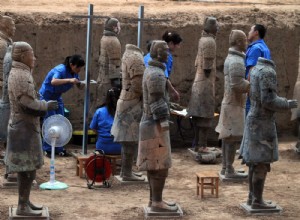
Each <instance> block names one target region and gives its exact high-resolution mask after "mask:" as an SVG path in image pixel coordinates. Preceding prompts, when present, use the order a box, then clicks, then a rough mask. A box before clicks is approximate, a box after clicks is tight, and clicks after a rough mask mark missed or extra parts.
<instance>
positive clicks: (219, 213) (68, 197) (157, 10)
mask: <svg viewBox="0 0 300 220" xmlns="http://www.w3.org/2000/svg"><path fill="white" fill-rule="evenodd" d="M209 2H212V1H209V0H207V1H206V2H204V3H201V2H199V1H175V0H174V1H168V0H160V1H159V0H148V1H142V0H122V1H121V0H109V1H108V0H94V1H92V0H91V1H87V0H76V1H74V0H72V1H71V0H64V1H62V0H52V1H48V0H35V1H32V0H22V1H17V0H6V1H5V0H1V2H0V13H1V14H7V15H10V16H12V17H14V18H15V19H16V20H18V23H17V31H18V28H19V30H21V32H20V33H18V34H19V35H18V36H17V38H18V39H17V40H20V39H22V40H28V39H23V38H22V36H23V32H22V30H24V27H23V25H24V24H28V23H30V22H31V19H32V20H34V21H35V22H36V23H37V26H38V25H39V22H41V24H49V23H51V22H53V25H57V24H58V23H59V20H62V21H63V22H65V25H66V26H67V25H69V23H68V21H67V19H65V18H66V17H69V16H71V15H78V14H80V15H86V14H87V8H88V4H89V3H92V4H94V12H95V14H96V15H103V16H117V17H123V18H124V17H131V18H132V17H135V18H136V17H137V12H138V7H139V5H141V4H143V5H144V6H145V13H146V17H148V18H149V17H154V18H161V17H163V16H167V17H169V18H171V19H172V22H170V24H171V25H172V27H175V26H180V27H185V28H189V29H188V30H190V31H191V32H192V33H194V32H193V30H194V27H193V26H192V25H193V24H195V23H197V24H198V22H199V20H198V18H199V17H201V19H203V17H204V16H205V15H210V14H214V15H215V14H219V15H220V18H221V20H222V21H223V23H226V22H227V23H228V22H229V21H230V22H231V21H232V22H235V23H238V24H239V27H241V28H244V29H245V30H246V29H248V28H249V24H251V23H252V22H255V21H256V20H255V19H258V20H259V21H260V20H264V21H266V22H267V23H268V24H270V25H271V26H276V25H280V26H281V27H283V26H284V27H290V24H291V23H292V24H293V25H291V26H296V27H298V26H299V24H300V23H299V15H300V13H299V11H300V6H299V0H286V1H281V2H280V1H278V0H269V1H268V0H261V1H258V0H247V1H243V0H228V1H224V2H225V3H218V4H217V3H209ZM217 2H222V1H217ZM249 2H250V3H249ZM251 2H252V3H253V4H252V3H251ZM283 2H284V3H286V4H282V3H283ZM255 3H258V4H255ZM274 3H280V4H274ZM259 11H260V12H262V13H261V14H260V15H261V16H258V17H257V18H256V17H255V16H254V15H253V16H252V13H255V12H258V13H260V12H259ZM199 14H200V15H201V16H200V15H199ZM243 16H245V17H247V19H246V20H243V19H242V17H243ZM27 18H28V19H27ZM296 20H297V21H296ZM95 22H96V21H95ZM200 22H201V21H200ZM227 23H226V24H227ZM227 25H228V24H227ZM297 25H298V26H297ZM47 27H48V26H47ZM276 27H277V26H276ZM31 28H32V27H31ZM221 28H222V26H221ZM229 28H230V29H231V27H230V25H229V26H227V29H228V30H229ZM25 29H26V28H25ZM66 30H67V28H66ZM151 30H152V29H151ZM151 30H150V31H151ZM280 30H288V28H287V29H280ZM35 31H36V30H35V29H34V31H32V30H30V34H31V32H35ZM126 31H127V32H126ZM227 32H228V31H227ZM82 33H84V34H82V36H83V37H82V38H84V37H85V32H83V31H82ZM124 33H128V30H126V29H125V28H124ZM228 33H229V32H228ZM293 33H296V32H293ZM298 33H299V32H298ZM30 34H28V33H27V35H26V36H32V37H34V36H35V35H30ZM52 34H53V37H54V36H55V34H56V33H54V32H53V33H52ZM57 34H61V33H57ZM151 34H152V33H151ZM98 35H100V34H99V33H98ZM148 35H150V33H148ZM186 35H189V33H186ZM288 35H289V34H288V33H285V36H286V37H287V40H286V41H285V43H287V44H288V42H289V37H291V38H292V39H296V37H294V35H291V36H288ZM60 36H62V35H60ZM129 36H130V35H129V34H127V35H126V37H129ZM63 37H64V39H65V38H67V37H69V36H63ZM124 37H125V36H124ZM197 38H198V37H197ZM99 39H100V38H99ZM99 39H97V41H99ZM134 39H136V38H134ZM192 39H194V38H192ZM219 39H220V40H221V39H222V36H220V38H219ZM274 39H275V38H274ZM297 39H298V40H297ZM297 39H296V40H297V42H298V44H297V45H289V44H288V46H289V47H288V49H289V50H294V48H296V49H295V51H298V45H299V35H298V38H297ZM223 40H224V42H225V41H226V42H227V38H226V39H223ZM275 40H278V39H277V38H276V39H275ZM29 41H30V39H29ZM81 42H84V44H83V45H85V39H82V41H81ZM195 42H196V41H195ZM195 42H194V43H195ZM271 42H272V41H271V40H270V43H271ZM274 42H275V41H274ZM276 42H277V41H276ZM292 42H294V41H292ZM36 43H38V41H36ZM46 43H47V42H46ZM52 43H53V42H52ZM184 43H185V44H186V45H189V44H191V42H189V38H188V37H187V38H186V39H185V42H184ZM274 45H275V43H274ZM276 45H277V43H276ZM183 48H184V47H183ZM273 48H274V51H275V50H276V49H275V46H274V47H273ZM276 48H277V47H276ZM37 49H39V48H37ZM96 49H97V50H98V47H96ZM96 49H95V50H96ZM271 49H272V48H271ZM71 51H72V50H71ZM195 51H196V49H194V53H195ZM223 51H225V52H224V53H223V54H226V51H227V48H226V49H223ZM55 52H56V51H55ZM183 52H184V53H183V54H189V51H183ZM297 53H298V52H297ZM37 54H38V51H37ZM95 54H96V53H95ZM38 55H39V57H38V59H40V60H43V59H42V58H43V53H42V52H40V54H38ZM298 55H299V54H298ZM49 56H50V55H49ZM53 56H54V55H53ZM55 56H59V55H56V54H55ZM286 56H287V57H288V56H289V54H287V55H286ZM47 58H48V57H47ZM179 58H182V57H180V54H179ZM194 58H195V57H193V60H192V61H191V62H194ZM224 58H225V57H224ZM59 59H60V58H59ZM45 60H47V59H45ZM57 60H58V58H57ZM219 60H220V59H219ZM277 60H278V61H279V60H280V58H278V56H277ZM282 60H283V59H282ZM55 62H56V61H55ZM93 62H94V64H95V63H96V62H97V58H95V59H94V60H93ZM176 62H177V61H176ZM179 62H180V61H178V63H179ZM222 62H223V61H222ZM222 62H221V64H222ZM178 65H179V64H178ZM45 66H46V67H45ZM180 66H184V64H180ZM289 66H290V65H288V64H287V67H286V68H287V69H288V68H289ZM43 67H45V70H43V71H40V72H41V73H40V75H38V74H36V75H35V77H36V78H35V79H36V82H37V84H38V86H40V84H39V83H40V82H41V80H42V79H43V77H44V75H42V74H46V69H47V70H49V68H50V64H48V63H47V64H44V65H39V66H38V67H37V70H41V69H42V68H43ZM184 67H185V66H184ZM93 68H96V67H95V65H94V67H93ZM178 69H179V70H181V69H180V68H178ZM95 72H96V71H95ZM180 72H181V73H180V74H182V75H184V74H185V72H184V71H180ZM291 72H293V71H287V73H291ZM294 72H295V71H294ZM280 74H281V75H280V76H283V75H284V74H283V72H280ZM182 78H184V77H182V76H180V77H179V79H182ZM296 78H297V76H296V74H294V76H293V79H296ZM192 79H193V76H191V79H190V81H188V83H182V82H181V81H180V80H178V79H176V78H174V79H173V80H174V84H175V86H177V85H178V87H179V88H180V92H182V93H184V91H188V89H186V88H190V85H191V80H192ZM279 83H281V84H280V86H281V87H282V88H283V86H284V85H283V84H282V80H280V82H279ZM289 83H291V84H290V90H289V92H288V94H287V96H289V98H291V96H292V91H293V85H294V83H295V82H294V81H292V80H291V81H290V82H289ZM184 86H185V87H186V88H183V87H184ZM185 89H186V90H185ZM281 95H283V94H281ZM74 97H75V98H76V97H77V95H74ZM187 97H188V94H183V96H182V100H181V101H182V103H181V104H186V103H187ZM73 99H74V98H73ZM73 99H72V100H71V101H70V102H74V103H75V101H73ZM220 100H221V96H220V99H219V101H220ZM81 102H82V100H81ZM82 103H83V102H82ZM67 104H68V103H67ZM80 108H81V106H80ZM74 112H75V110H74ZM73 115H78V114H77V113H74V114H73ZM80 115H82V114H80ZM76 120H77V121H76V123H78V124H80V123H82V119H80V118H76ZM283 121H284V120H283ZM71 122H72V123H73V122H74V120H73V121H71ZM279 136H280V137H279V153H280V159H279V161H278V162H276V163H274V164H272V165H271V172H270V173H268V176H267V180H266V185H265V190H264V197H265V199H266V200H272V201H274V202H276V203H278V204H279V205H280V206H281V207H282V208H283V212H282V214H281V215H273V216H248V215H246V214H245V213H244V211H243V210H242V209H240V208H239V205H240V204H241V203H242V202H245V201H246V198H247V194H248V184H247V183H246V182H245V183H223V182H222V183H221V184H220V192H219V198H213V197H209V194H210V193H209V190H208V191H206V192H205V195H208V197H205V198H204V199H200V198H199V197H197V196H196V176H195V173H196V172H200V171H204V170H210V171H214V172H218V171H219V170H220V168H221V164H220V163H218V164H215V165H202V164H199V163H197V162H196V161H194V160H193V158H192V157H191V155H190V154H189V153H188V151H187V148H189V147H191V141H192V137H189V138H190V139H189V140H188V141H186V142H183V141H178V137H176V138H175V137H174V135H173V137H172V136H171V140H172V161H173V166H172V168H171V169H170V170H169V177H168V178H167V182H166V186H165V189H164V193H163V195H164V198H165V199H166V200H172V201H176V202H178V204H179V205H180V206H181V208H182V210H183V212H184V216H183V218H182V219H191V220H194V219H195V220H196V219H205V220H218V219H222V220H231V219H237V220H239V219H247V220H252V219H261V220H273V219H275V220H279V219H289V220H296V219H300V213H299V210H300V193H299V192H300V178H299V170H300V155H299V154H297V153H296V152H295V151H294V147H295V143H296V141H297V139H296V138H295V137H294V136H293V135H292V132H287V133H285V134H281V135H279ZM92 149H93V146H89V150H92ZM67 150H77V151H80V150H81V149H80V148H79V147H76V146H74V145H69V146H67ZM4 151H5V149H4V147H3V146H0V152H1V155H3V152H4ZM219 162H220V161H219ZM240 162H241V161H240V160H237V159H236V160H235V163H234V166H235V168H238V169H244V170H245V171H247V170H248V169H247V167H245V166H242V165H240ZM49 163H50V160H49V158H47V157H45V164H44V166H43V167H42V169H40V170H38V172H37V178H36V181H37V183H38V184H41V183H43V182H46V181H48V180H49ZM75 170H76V161H75V159H74V158H73V157H58V158H57V159H56V179H57V180H59V181H62V182H65V183H67V184H68V185H69V188H68V189H66V190H61V191H47V190H40V189H38V188H33V190H32V191H31V200H32V202H33V203H36V204H43V205H44V206H47V207H48V209H49V213H50V217H51V219H53V220H71V219H72V220H76V219H80V220H84V219H95V220H98V219H108V220H109V219H115V220H122V219H128V220H129V219H130V220H133V219H134V220H135V219H143V218H144V213H143V206H145V205H147V204H148V197H149V186H148V185H147V184H133V185H122V184H120V183H119V182H118V181H116V180H113V182H112V187H111V188H108V189H106V188H103V189H99V190H90V189H88V188H87V185H86V180H85V179H81V178H79V177H78V176H76V171H75ZM4 173H5V166H4V165H3V164H2V163H0V185H1V186H2V184H1V183H2V181H3V178H4ZM17 199H18V192H17V189H6V188H2V187H0V220H6V219H8V208H9V206H16V205H17Z"/></svg>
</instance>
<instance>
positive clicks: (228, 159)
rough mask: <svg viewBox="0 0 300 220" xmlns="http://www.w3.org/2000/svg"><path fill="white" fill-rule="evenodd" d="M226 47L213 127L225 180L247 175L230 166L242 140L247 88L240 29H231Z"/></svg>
mask: <svg viewBox="0 0 300 220" xmlns="http://www.w3.org/2000/svg"><path fill="white" fill-rule="evenodd" d="M229 45H230V48H229V51H228V56H227V57H226V60H225V63H224V98H223V101H222V107H221V114H220V119H219V124H218V126H217V127H216V132H218V133H219V139H222V144H223V146H222V156H223V158H222V170H221V175H225V178H245V177H247V175H245V174H239V173H236V172H235V170H234V168H233V166H232V164H233V162H234V156H235V153H236V147H237V145H238V144H240V141H241V140H242V137H243V131H244V120H245V101H246V93H247V92H248V91H249V88H250V84H249V82H248V81H247V80H246V79H245V76H244V71H245V54H244V52H245V51H246V46H247V38H246V34H245V33H244V32H243V31H240V30H232V31H231V34H230V36H229Z"/></svg>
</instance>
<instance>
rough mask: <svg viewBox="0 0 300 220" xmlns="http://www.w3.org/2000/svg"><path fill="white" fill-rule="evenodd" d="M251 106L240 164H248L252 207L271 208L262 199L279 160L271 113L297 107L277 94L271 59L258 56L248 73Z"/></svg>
mask: <svg viewBox="0 0 300 220" xmlns="http://www.w3.org/2000/svg"><path fill="white" fill-rule="evenodd" d="M250 82H251V85H250V92H249V96H250V101H251V107H250V111H249V113H248V116H247V118H246V124H245V130H244V136H243V140H242V144H241V148H240V154H241V157H242V158H243V163H245V164H246V165H247V166H249V197H248V201H247V205H249V206H251V208H252V209H273V208H275V207H276V205H274V204H272V203H266V202H265V201H264V200H263V191H264V185H265V180H266V177H267V172H270V170H271V166H270V164H271V163H272V162H275V161H277V160H278V140H277V131H276V125H275V117H274V113H275V112H279V111H287V110H289V109H291V108H296V107H297V105H298V103H297V101H296V100H287V99H286V98H282V97H278V96H277V91H276V90H277V80H276V72H275V64H274V63H273V61H271V60H268V59H265V58H262V57H260V58H258V62H257V65H256V66H255V67H254V68H253V69H252V70H251V73H250Z"/></svg>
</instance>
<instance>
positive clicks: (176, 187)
mask: <svg viewBox="0 0 300 220" xmlns="http://www.w3.org/2000/svg"><path fill="white" fill-rule="evenodd" d="M295 141H296V140H295V138H284V139H282V141H281V142H280V161H279V162H276V163H274V164H273V165H272V172H271V173H270V174H269V175H268V177H267V181H266V186H265V194H264V195H265V198H266V199H270V200H273V201H276V202H277V203H278V204H279V205H280V206H281V207H283V209H284V211H283V213H282V215H279V216H260V217H258V216H256V217H255V216H247V215H246V214H245V213H244V212H243V210H241V209H240V208H239V204H240V203H241V202H244V201H245V200H246V197H247V192H248V191H247V184H246V183H243V184H237V183H232V184H230V183H221V185H220V195H219V198H211V197H210V198H205V199H202V200H201V199H200V198H197V197H196V186H195V185H196V177H195V172H199V171H202V170H213V171H216V172H217V171H219V169H220V167H221V164H216V165H200V164H198V163H197V162H195V161H193V160H192V158H191V157H190V155H189V154H188V153H187V150H186V146H184V147H183V146H182V147H180V148H175V149H174V148H173V154H172V158H173V167H172V168H171V169H170V173H169V177H168V179H167V183H166V187H165V190H164V197H165V198H166V199H168V200H174V201H177V202H178V203H179V204H180V206H181V207H182V209H183V211H184V217H183V219H206V220H207V219H224V220H231V219H249V220H250V219H264V220H268V219H270V220H271V219H272V220H273V219H295V220H296V219H299V218H300V213H299V209H300V203H299V200H300V194H299V190H300V180H299V169H300V155H297V154H296V153H295V152H294V150H293V147H294V143H295ZM79 150H80V149H79ZM235 167H236V168H245V169H246V170H247V168H246V167H242V166H241V165H240V161H239V160H236V161H235ZM3 172H4V167H3V166H2V165H0V180H2V179H3ZM56 179H57V180H59V181H62V182H65V183H67V184H68V185H69V186H70V187H69V188H68V189H67V190H63V191H42V190H39V189H33V190H32V195H31V198H32V201H33V202H35V203H39V204H44V205H45V206H48V208H49V211H50V215H51V219H55V220H57V219H63V220H70V219H73V220H75V219H118V220H119V219H143V218H144V214H143V208H142V207H143V205H146V204H147V202H148V193H149V188H148V185H121V184H120V183H119V182H117V181H114V182H113V185H112V187H111V188H109V189H100V190H89V189H87V187H86V181H85V179H80V178H79V177H77V176H75V159H73V158H72V157H68V158H58V159H57V160H56ZM48 180H49V159H48V158H46V157H45V165H44V166H43V168H42V169H41V170H39V171H38V178H37V182H38V183H43V182H46V181H48ZM0 194H1V203H0V219H1V220H2V219H3V220H4V219H7V217H8V207H9V206H12V205H16V204H17V190H16V189H3V188H0ZM205 194H206V195H209V191H208V192H206V193H205Z"/></svg>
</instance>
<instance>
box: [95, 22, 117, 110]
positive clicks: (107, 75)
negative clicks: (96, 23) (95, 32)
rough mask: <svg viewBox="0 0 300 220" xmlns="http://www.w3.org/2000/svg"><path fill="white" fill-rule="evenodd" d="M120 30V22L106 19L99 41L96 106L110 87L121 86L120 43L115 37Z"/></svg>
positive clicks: (102, 100) (102, 101) (101, 103)
mask: <svg viewBox="0 0 300 220" xmlns="http://www.w3.org/2000/svg"><path fill="white" fill-rule="evenodd" d="M120 31H121V27H120V22H119V21H118V20H117V19H116V18H108V19H107V20H106V22H105V24H104V32H103V37H102V38H101V41H100V57H99V61H98V63H99V73H98V78H97V84H98V85H97V103H96V105H97V106H99V105H103V104H104V102H105V97H106V92H107V91H108V90H109V89H110V88H111V87H120V86H121V84H120V83H121V80H120V79H121V73H120V66H121V44H120V41H119V39H118V38H117V36H118V34H119V33H120Z"/></svg>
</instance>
